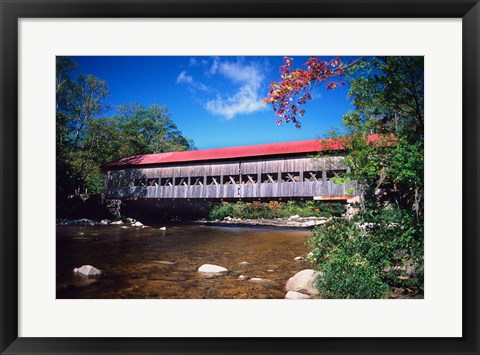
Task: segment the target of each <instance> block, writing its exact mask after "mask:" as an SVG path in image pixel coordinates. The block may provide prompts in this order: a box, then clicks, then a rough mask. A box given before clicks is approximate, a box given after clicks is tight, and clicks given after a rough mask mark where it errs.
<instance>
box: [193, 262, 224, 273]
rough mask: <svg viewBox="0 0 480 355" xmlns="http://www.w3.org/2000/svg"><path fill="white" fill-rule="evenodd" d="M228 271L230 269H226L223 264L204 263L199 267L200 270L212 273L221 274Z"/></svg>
mask: <svg viewBox="0 0 480 355" xmlns="http://www.w3.org/2000/svg"><path fill="white" fill-rule="evenodd" d="M227 271H228V269H225V268H224V267H222V266H218V265H213V264H203V265H202V266H200V267H199V268H198V272H204V273H212V274H220V273H223V272H227Z"/></svg>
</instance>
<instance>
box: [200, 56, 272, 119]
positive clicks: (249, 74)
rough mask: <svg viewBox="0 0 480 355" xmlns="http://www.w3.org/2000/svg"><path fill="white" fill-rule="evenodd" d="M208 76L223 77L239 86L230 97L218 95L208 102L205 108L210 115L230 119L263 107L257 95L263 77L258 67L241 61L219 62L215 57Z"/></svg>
mask: <svg viewBox="0 0 480 355" xmlns="http://www.w3.org/2000/svg"><path fill="white" fill-rule="evenodd" d="M209 74H211V75H213V74H220V75H223V76H224V77H225V78H227V79H229V80H230V81H231V82H232V83H234V84H237V85H239V86H240V87H239V88H238V90H237V92H236V93H234V94H232V95H223V96H222V95H220V94H219V95H217V97H216V98H215V99H214V100H210V101H208V102H207V103H206V105H205V107H206V109H207V110H208V111H210V112H211V113H213V114H215V115H220V116H224V117H225V118H226V119H232V118H233V117H235V116H236V115H239V114H249V113H253V112H257V111H260V110H262V109H263V108H264V107H265V105H264V104H262V103H261V102H260V100H261V98H260V95H259V90H260V88H261V84H262V82H263V80H264V75H263V73H262V70H261V68H260V67H259V66H258V65H256V64H254V63H249V64H245V63H244V62H243V61H236V62H228V61H221V60H220V59H219V58H218V57H215V58H214V59H213V63H212V65H211V67H210V70H209Z"/></svg>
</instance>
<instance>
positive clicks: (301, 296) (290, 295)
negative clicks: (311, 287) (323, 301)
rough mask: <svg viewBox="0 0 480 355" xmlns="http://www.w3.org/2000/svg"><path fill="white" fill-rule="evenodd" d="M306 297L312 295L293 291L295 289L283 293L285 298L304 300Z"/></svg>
mask: <svg viewBox="0 0 480 355" xmlns="http://www.w3.org/2000/svg"><path fill="white" fill-rule="evenodd" d="M308 298H312V297H310V296H309V295H306V294H304V293H301V292H295V291H288V292H287V294H286V295H285V299H288V300H304V299H308Z"/></svg>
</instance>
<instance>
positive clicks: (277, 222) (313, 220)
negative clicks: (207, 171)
mask: <svg viewBox="0 0 480 355" xmlns="http://www.w3.org/2000/svg"><path fill="white" fill-rule="evenodd" d="M329 220H330V218H327V217H300V216H299V215H294V216H290V217H289V218H272V219H267V218H259V219H248V218H245V219H242V218H232V217H225V218H224V219H223V220H214V221H208V220H200V221H198V222H199V223H206V224H214V225H228V224H239V225H242V224H245V225H252V226H273V227H297V228H309V227H314V226H318V225H321V224H324V223H326V222H328V221H329Z"/></svg>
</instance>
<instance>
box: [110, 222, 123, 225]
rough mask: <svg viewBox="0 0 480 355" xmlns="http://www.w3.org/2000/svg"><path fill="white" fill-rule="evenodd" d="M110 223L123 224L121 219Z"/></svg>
mask: <svg viewBox="0 0 480 355" xmlns="http://www.w3.org/2000/svg"><path fill="white" fill-rule="evenodd" d="M110 224H113V225H117V224H123V222H122V221H113V222H110Z"/></svg>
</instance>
